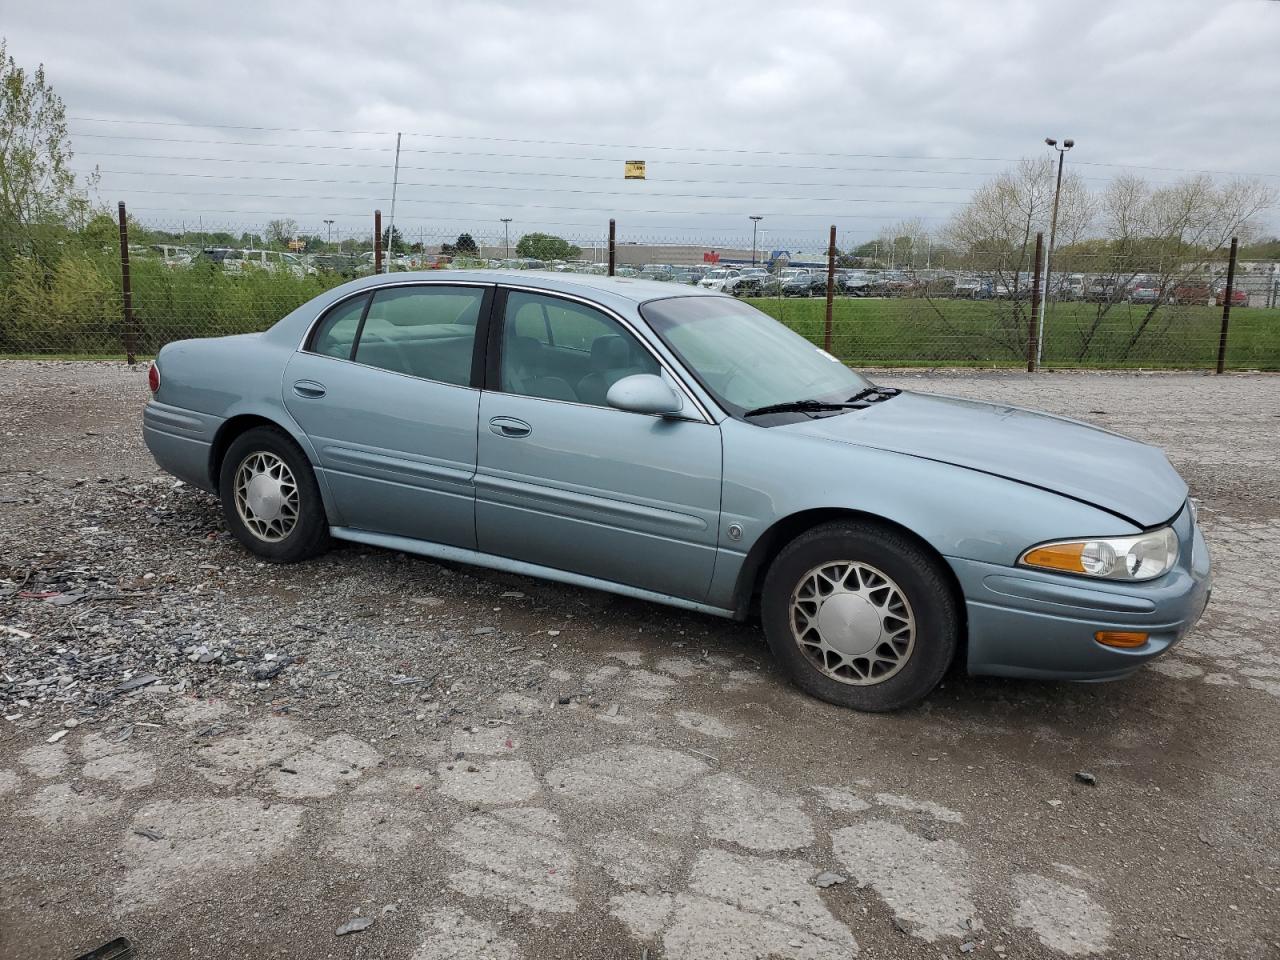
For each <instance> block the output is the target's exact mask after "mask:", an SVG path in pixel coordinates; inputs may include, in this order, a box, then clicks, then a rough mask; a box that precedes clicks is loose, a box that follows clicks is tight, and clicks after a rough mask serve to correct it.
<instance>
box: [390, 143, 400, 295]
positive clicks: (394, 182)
mask: <svg viewBox="0 0 1280 960" xmlns="http://www.w3.org/2000/svg"><path fill="white" fill-rule="evenodd" d="M399 185H400V134H399V133H397V134H396V168H395V173H393V174H392V176H391V219H390V220H389V221H388V223H387V273H390V272H391V248H392V246H393V245H394V244H395V242H396V187H398V186H399Z"/></svg>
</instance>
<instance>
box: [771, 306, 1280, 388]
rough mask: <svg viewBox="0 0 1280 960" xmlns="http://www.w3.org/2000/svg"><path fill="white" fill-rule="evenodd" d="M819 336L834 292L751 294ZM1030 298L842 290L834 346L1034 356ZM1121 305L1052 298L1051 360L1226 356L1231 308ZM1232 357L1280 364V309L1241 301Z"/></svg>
mask: <svg viewBox="0 0 1280 960" xmlns="http://www.w3.org/2000/svg"><path fill="white" fill-rule="evenodd" d="M749 302H750V303H752V304H753V305H754V306H756V307H758V308H759V309H761V310H763V311H764V312H765V313H768V314H769V315H770V316H772V317H775V318H776V319H778V320H780V321H782V322H783V323H785V324H787V326H789V327H791V328H792V329H793V330H795V331H797V332H798V333H800V334H802V335H804V336H805V337H807V338H808V339H810V340H812V341H813V342H814V343H817V344H821V343H822V342H823V332H824V319H825V312H826V301H825V300H823V299H818V298H814V299H794V300H788V299H779V298H760V299H753V300H751V301H749ZM1028 312H1029V305H1027V304H1016V305H1015V304H1011V303H1008V302H991V301H971V300H932V301H929V300H924V299H917V298H901V299H892V300H880V299H850V298H837V299H836V300H835V302H834V304H833V309H832V333H833V336H832V352H833V353H835V354H836V355H837V356H839V357H840V358H841V359H842V360H845V361H846V362H848V363H851V364H854V365H861V366H938V365H947V366H1008V367H1019V366H1023V365H1025V364H1026V343H1027V324H1028V316H1027V314H1028ZM1147 312H1148V310H1147V308H1146V307H1143V306H1140V305H1134V304H1127V303H1125V304H1117V305H1115V306H1112V307H1111V308H1110V309H1109V310H1106V311H1104V312H1102V313H1101V314H1100V312H1099V307H1098V305H1096V304H1089V303H1055V304H1050V305H1049V308H1048V310H1047V311H1046V317H1045V342H1044V350H1043V363H1044V365H1045V366H1053V367H1086V368H1116V367H1148V368H1152V367H1154V368H1167V369H1205V368H1212V367H1213V366H1214V365H1215V364H1216V362H1217V355H1218V337H1219V330H1220V328H1221V324H1222V310H1221V309H1220V308H1215V307H1191V306H1176V307H1175V306H1161V307H1160V308H1159V309H1158V310H1157V311H1156V312H1155V314H1154V315H1152V316H1151V317H1150V319H1149V320H1147V322H1146V324H1145V326H1144V325H1143V321H1144V319H1145V318H1146V317H1147ZM1227 366H1228V367H1230V368H1234V369H1259V370H1280V309H1261V308H1243V309H1242V308H1238V307H1237V308H1235V309H1233V310H1232V313H1231V324H1230V329H1229V335H1228V340H1227Z"/></svg>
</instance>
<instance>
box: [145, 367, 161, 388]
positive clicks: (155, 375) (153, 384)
mask: <svg viewBox="0 0 1280 960" xmlns="http://www.w3.org/2000/svg"><path fill="white" fill-rule="evenodd" d="M147 386H149V387H150V388H151V392H152V393H155V392H156V391H157V390H159V389H160V368H159V367H157V366H156V365H155V364H154V363H153V364H151V369H150V370H148V371H147Z"/></svg>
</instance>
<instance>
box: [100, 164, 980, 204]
mask: <svg viewBox="0 0 1280 960" xmlns="http://www.w3.org/2000/svg"><path fill="white" fill-rule="evenodd" d="M402 169H403V168H402ZM81 172H87V171H81ZM98 172H99V173H103V174H110V175H111V176H127V177H157V176H159V177H190V178H194V179H202V180H253V181H264V182H275V183H327V184H349V185H351V186H365V187H377V186H384V185H385V183H384V181H382V180H329V179H323V178H312V177H262V176H255V175H253V174H221V173H184V172H167V171H154V170H99V171H98ZM455 172H460V173H463V172H467V171H465V170H459V171H455ZM584 179H585V178H584ZM591 179H616V178H604V177H594V178H591ZM654 182H656V183H679V182H693V183H715V182H717V181H712V180H694V181H666V180H664V181H654ZM741 182H742V181H738V183H741ZM735 185H737V184H725V186H735ZM767 185H769V186H781V187H785V186H796V187H837V188H841V189H850V190H968V189H969V188H968V187H948V186H928V185H922V184H912V183H898V184H893V183H808V184H805V183H789V182H787V181H778V182H776V183H771V184H767ZM400 186H402V187H422V188H424V189H431V190H521V191H532V190H537V191H538V192H540V193H582V194H592V195H595V196H602V197H628V196H634V193H633V192H628V191H622V190H581V189H575V188H569V187H532V188H531V187H527V186H504V185H502V184H488V183H418V182H413V181H407V180H402V181H401V182H400ZM650 196H655V197H661V198H664V199H665V198H667V197H672V198H676V197H679V198H682V199H694V200H742V201H758V200H764V201H770V202H777V201H801V200H815V201H820V202H827V201H830V202H835V203H936V204H953V203H962V202H963V201H960V200H897V199H893V198H884V199H875V198H845V197H777V196H768V197H745V196H739V195H737V194H733V195H726V194H711V193H656V194H650Z"/></svg>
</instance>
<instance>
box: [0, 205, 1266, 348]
mask: <svg viewBox="0 0 1280 960" xmlns="http://www.w3.org/2000/svg"><path fill="white" fill-rule="evenodd" d="M112 220H113V218H110V217H104V216H99V217H95V218H94V219H93V220H92V221H91V222H90V223H89V224H87V225H85V227H84V228H82V229H79V230H70V229H67V228H64V227H28V226H23V225H19V224H13V223H8V224H0V356H5V357H22V356H48V357H121V356H124V355H125V354H126V353H127V352H133V353H135V354H137V355H138V356H150V355H153V354H154V353H155V352H156V351H158V350H159V349H160V347H161V346H163V345H164V344H165V343H168V342H170V341H173V340H179V339H186V338H191V337H216V336H223V335H227V334H235V333H246V332H252V331H258V330H264V329H266V328H267V327H269V326H271V324H273V323H274V322H275V321H276V320H278V319H279V318H280V317H282V316H284V315H285V314H286V313H288V312H289V311H291V310H293V309H294V308H295V307H297V306H299V305H301V304H303V303H305V302H307V301H308V300H310V299H311V298H313V297H315V296H316V295H318V294H320V293H322V292H323V291H325V290H326V289H328V288H331V287H333V286H336V285H338V284H341V283H345V282H347V281H349V280H351V279H354V278H357V277H360V276H365V275H369V274H372V273H373V271H374V269H375V260H376V259H377V257H378V252H377V251H376V250H375V247H376V246H380V245H379V244H375V237H374V230H373V219H372V217H371V218H370V223H369V229H368V230H367V231H346V232H337V231H334V230H333V229H332V224H327V225H316V228H315V229H313V230H310V231H308V230H300V231H299V235H300V236H305V237H306V240H305V241H294V242H292V243H290V242H288V241H287V240H284V239H283V238H282V239H281V241H279V242H276V243H269V242H267V241H265V240H263V239H262V238H263V237H265V236H268V235H269V233H270V231H269V229H268V227H269V225H268V224H260V225H254V224H250V225H245V224H231V223H227V224H214V225H210V224H203V223H202V224H201V225H200V229H198V230H189V229H187V228H186V226H185V225H177V224H170V223H135V222H133V221H129V222H128V236H127V238H126V239H125V242H124V245H123V249H127V251H128V260H129V277H130V286H131V301H132V311H131V316H130V317H128V318H127V317H126V311H125V304H124V295H123V294H124V291H123V286H122V243H121V236H120V232H119V229H118V226H117V225H116V224H115V223H114V222H112ZM495 226H496V229H495ZM464 237H465V239H464ZM389 239H391V240H392V249H391V251H390V252H389V254H388V252H386V251H382V260H383V269H385V270H389V271H391V272H398V271H407V270H434V269H443V268H450V269H481V268H483V269H491V268H495V267H500V268H504V269H548V270H555V271H557V272H560V273H564V274H570V275H571V274H574V273H604V272H607V266H606V264H607V262H608V259H609V239H608V231H607V227H606V226H605V225H603V224H602V228H601V230H600V231H598V232H580V233H578V234H576V235H569V236H564V237H562V238H560V239H563V240H564V241H566V242H565V243H564V244H563V245H562V246H560V245H552V248H553V252H555V253H557V254H559V255H558V256H554V257H552V256H545V257H544V258H543V259H537V258H534V257H530V256H519V255H518V252H519V251H518V249H517V248H518V247H520V246H521V245H520V241H519V238H518V237H516V236H514V235H512V234H510V233H509V232H508V231H507V229H505V225H502V224H499V225H494V224H486V225H484V226H482V227H477V228H476V229H474V230H471V231H465V230H463V231H457V230H450V231H449V233H448V234H447V235H446V234H444V233H442V232H434V233H433V232H430V231H427V230H425V229H422V230H416V229H414V230H410V229H406V230H403V231H402V230H400V229H399V228H397V231H396V234H395V235H394V236H391V237H389ZM525 252H528V251H527V249H526V250H525ZM614 256H615V261H616V265H617V266H616V269H617V272H618V273H619V274H621V275H623V276H643V277H647V278H651V279H655V280H663V281H666V282H668V283H671V284H672V285H673V290H674V289H675V287H676V286H677V285H679V284H682V283H686V284H700V285H703V286H711V287H713V288H716V289H723V290H724V291H725V292H727V293H731V294H733V295H735V296H739V297H742V298H744V299H747V300H748V301H749V302H751V303H753V304H755V305H756V306H758V307H759V308H760V309H762V310H764V311H766V312H767V313H769V314H770V315H772V316H774V317H776V318H777V319H779V320H780V321H782V322H783V323H785V324H787V325H788V326H790V327H792V328H793V329H795V330H797V331H798V332H800V333H801V334H803V335H805V336H806V337H808V338H810V339H811V340H813V341H814V342H815V343H819V344H822V343H823V342H824V338H825V325H826V309H827V306H826V301H827V277H828V271H829V268H830V267H831V264H830V263H829V262H828V250H827V245H826V243H823V242H816V241H814V240H813V239H798V240H796V241H794V242H790V243H788V242H784V241H783V240H782V239H781V238H778V237H771V238H770V241H769V244H768V249H763V248H761V247H757V246H755V245H753V238H752V237H751V235H750V234H748V235H747V236H745V237H710V236H708V237H700V238H690V237H689V236H688V235H687V234H686V235H680V236H675V235H673V236H666V237H664V236H662V235H660V234H654V233H651V232H646V233H644V234H630V233H628V232H627V230H626V227H625V224H620V225H619V229H618V234H617V239H616V245H615V247H614ZM1032 266H1033V265H1032V263H1031V262H1030V260H1029V258H1027V257H1025V256H1021V257H1019V256H1011V255H1008V254H1002V255H999V256H996V255H992V256H983V255H970V256H967V257H964V258H962V259H957V260H956V261H955V262H948V263H941V264H939V263H933V262H929V261H928V260H926V262H925V263H924V264H921V263H918V262H911V263H908V264H897V263H886V262H883V261H877V260H874V259H869V260H858V259H856V258H851V257H840V258H839V259H838V261H837V263H836V266H835V269H834V286H833V288H832V291H831V292H832V298H831V299H832V304H831V332H832V337H831V346H832V351H833V352H834V353H835V354H837V355H838V356H839V357H840V358H841V359H842V360H845V361H846V362H848V363H850V364H852V365H855V366H877V365H881V366H950V365H971V366H989V365H994V366H1010V367H1016V366H1024V365H1025V364H1026V363H1027V359H1028V352H1029V350H1031V351H1034V343H1035V340H1034V338H1035V335H1036V330H1037V322H1036V317H1035V312H1034V310H1033V297H1032V293H1033V286H1034V284H1033V278H1032V274H1031V269H1032ZM1052 266H1053V273H1052V276H1051V279H1050V281H1049V282H1048V283H1047V284H1046V290H1047V294H1048V296H1047V300H1046V304H1045V310H1044V338H1043V343H1042V347H1041V353H1042V358H1041V364H1042V365H1043V366H1046V367H1096V368H1138V367H1144V368H1193V369H1211V368H1213V366H1214V364H1215V361H1216V358H1217V352H1218V348H1219V341H1220V335H1221V330H1222V313H1223V311H1222V304H1223V300H1224V297H1225V290H1224V277H1225V274H1226V268H1227V263H1226V254H1225V252H1223V253H1222V254H1220V255H1214V256H1212V257H1209V258H1207V259H1204V260H1203V262H1194V263H1188V262H1160V261H1156V262H1146V263H1122V262H1119V261H1117V260H1115V259H1114V258H1110V257H1108V256H1106V255H1094V256H1087V255H1070V256H1061V257H1057V258H1056V259H1055V261H1054V263H1053V264H1052ZM1278 280H1280V274H1278V273H1277V268H1276V265H1275V264H1272V263H1242V264H1240V265H1238V267H1237V272H1236V276H1235V292H1234V294H1233V296H1232V302H1231V305H1232V308H1233V312H1232V314H1231V322H1230V327H1229V331H1228V340H1227V349H1226V355H1225V358H1226V366H1227V368H1228V369H1264V370H1275V369H1280V303H1278V300H1280V286H1278ZM130 348H132V349H130Z"/></svg>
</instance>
